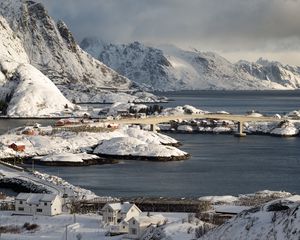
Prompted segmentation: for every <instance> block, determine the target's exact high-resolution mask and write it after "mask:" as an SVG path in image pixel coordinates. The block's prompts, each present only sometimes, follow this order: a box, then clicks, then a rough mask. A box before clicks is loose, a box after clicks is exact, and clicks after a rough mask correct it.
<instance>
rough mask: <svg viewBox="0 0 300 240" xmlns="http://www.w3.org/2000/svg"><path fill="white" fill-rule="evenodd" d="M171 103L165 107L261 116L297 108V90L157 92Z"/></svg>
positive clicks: (299, 100) (298, 101)
mask: <svg viewBox="0 0 300 240" xmlns="http://www.w3.org/2000/svg"><path fill="white" fill-rule="evenodd" d="M157 94H159V95H164V96H166V97H168V98H170V99H173V100H175V101H171V102H169V103H167V104H164V106H165V107H174V106H178V105H181V106H182V105H185V104H189V105H193V106H195V107H198V108H200V109H203V110H207V111H211V112H213V111H219V110H224V111H227V112H230V113H234V114H244V113H245V112H247V111H250V110H257V111H259V112H261V113H264V114H275V113H281V114H282V113H287V112H290V111H292V110H298V109H300V91H181V92H164V93H157Z"/></svg>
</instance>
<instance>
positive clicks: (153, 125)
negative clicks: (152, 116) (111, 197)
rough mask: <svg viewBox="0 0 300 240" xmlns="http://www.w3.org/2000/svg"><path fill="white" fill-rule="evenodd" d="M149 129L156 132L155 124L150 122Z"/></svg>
mask: <svg viewBox="0 0 300 240" xmlns="http://www.w3.org/2000/svg"><path fill="white" fill-rule="evenodd" d="M150 131H151V132H156V125H155V124H150Z"/></svg>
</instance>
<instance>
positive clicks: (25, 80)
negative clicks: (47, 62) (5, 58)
mask: <svg viewBox="0 0 300 240" xmlns="http://www.w3.org/2000/svg"><path fill="white" fill-rule="evenodd" d="M16 74H18V76H19V79H18V86H17V88H16V89H15V90H14V93H13V96H12V99H11V101H10V103H9V106H8V110H7V115H8V116H10V117H42V116H53V115H59V114H63V111H64V110H66V109H65V106H66V105H67V106H68V109H69V110H71V111H72V110H73V109H74V105H73V104H72V103H71V102H69V101H68V100H67V99H66V98H65V97H64V96H63V95H62V94H61V92H60V91H59V90H58V88H57V87H56V86H55V85H54V83H53V82H52V81H50V80H49V79H48V78H47V77H46V76H45V75H43V74H42V73H41V72H40V71H38V70H37V69H36V68H34V67H33V66H31V65H29V64H26V65H20V66H19V67H18V69H17V70H16Z"/></svg>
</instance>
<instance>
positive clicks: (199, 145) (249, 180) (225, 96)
mask: <svg viewBox="0 0 300 240" xmlns="http://www.w3.org/2000/svg"><path fill="white" fill-rule="evenodd" d="M164 95H167V96H168V97H170V98H172V99H174V100H175V101H173V102H170V103H168V104H165V107H167V106H177V105H184V104H190V105H194V106H197V107H199V108H202V109H205V110H209V111H217V110H226V111H228V112H232V113H244V112H246V111H248V110H251V109H255V110H259V111H260V112H262V113H267V114H274V113H283V112H289V111H292V110H295V109H300V92H298V91H283V92H278V91H271V92H213V91H197V92H188V91H186V92H179V93H178V92H175V93H164ZM10 121H12V120H9V121H7V120H6V121H3V120H0V131H1V129H7V128H10V127H15V126H16V125H18V124H19V123H16V122H10ZM3 124H6V125H5V126H4V125H3ZM169 135H170V136H172V137H174V138H176V139H178V140H179V141H181V142H182V143H183V144H184V145H183V146H182V147H181V149H182V150H184V151H187V152H189V153H190V154H192V158H191V159H190V160H188V161H182V162H169V163H159V162H157V163H155V162H139V161H123V162H121V163H120V164H116V165H103V166H90V167H71V168H70V167H67V168H66V167H41V166H39V167H38V168H39V169H40V170H42V171H45V172H48V173H51V174H55V175H59V176H60V177H63V178H64V179H66V180H67V181H69V182H71V183H73V184H75V185H80V186H82V187H84V188H88V189H91V190H92V191H94V192H96V193H97V194H99V195H111V196H144V195H147V196H177V197H179V196H180V197H188V196H194V197H197V196H203V195H224V194H239V193H249V192H254V191H258V190H263V189H270V190H285V191H290V192H297V193H300V184H299V182H300V157H299V155H300V137H293V138H278V137H270V136H247V137H246V138H243V139H239V138H235V137H233V136H231V135H209V134H207V135H202V134H169Z"/></svg>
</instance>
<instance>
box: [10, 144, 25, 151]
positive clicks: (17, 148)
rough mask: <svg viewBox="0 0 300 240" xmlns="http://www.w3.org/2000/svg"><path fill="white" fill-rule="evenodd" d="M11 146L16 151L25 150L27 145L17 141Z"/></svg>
mask: <svg viewBox="0 0 300 240" xmlns="http://www.w3.org/2000/svg"><path fill="white" fill-rule="evenodd" d="M9 147H10V148H11V149H13V150H15V151H16V152H24V151H25V145H23V144H17V143H12V144H10V145H9Z"/></svg>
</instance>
